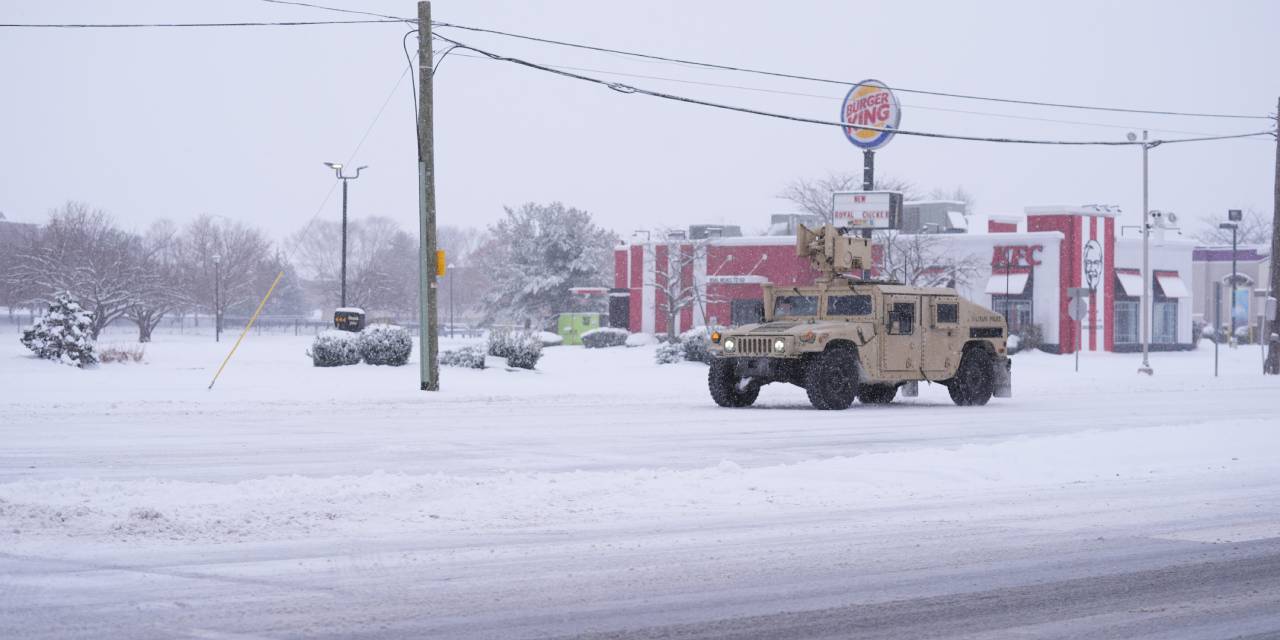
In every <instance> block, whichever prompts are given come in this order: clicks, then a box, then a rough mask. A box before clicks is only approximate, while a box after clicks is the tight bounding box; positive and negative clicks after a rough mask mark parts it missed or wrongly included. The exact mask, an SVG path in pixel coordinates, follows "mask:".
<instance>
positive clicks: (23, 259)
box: [9, 202, 141, 339]
mask: <svg viewBox="0 0 1280 640" xmlns="http://www.w3.org/2000/svg"><path fill="white" fill-rule="evenodd" d="M139 242H140V239H139V238H137V237H136V236H133V235H131V234H129V233H126V232H124V231H122V230H120V229H119V228H117V227H116V226H115V222H114V221H113V220H112V218H111V216H109V215H107V213H106V212H104V211H102V210H100V209H90V208H89V206H88V205H86V204H83V203H79V202H68V203H67V204H65V205H63V206H62V207H61V208H59V209H55V210H54V211H53V212H51V213H50V214H49V222H48V224H46V225H45V227H44V229H42V230H41V231H40V232H39V233H38V234H36V235H35V238H34V241H33V242H32V243H31V244H30V246H29V247H28V250H27V251H26V252H25V253H24V254H22V255H20V256H18V258H17V260H16V264H15V265H14V267H13V268H12V269H11V271H10V276H9V278H10V280H11V281H16V282H19V283H21V286H22V287H23V289H24V291H25V292H26V297H27V301H28V302H33V303H49V302H52V300H53V299H54V296H56V295H57V294H58V293H60V292H63V291H66V292H68V293H70V294H71V295H72V296H73V297H75V298H76V300H77V301H78V302H80V304H81V305H82V306H84V308H85V309H87V310H88V311H90V312H91V313H92V314H93V322H92V324H91V325H90V332H91V334H92V336H93V338H95V339H96V338H97V337H98V334H100V333H101V332H102V329H103V328H105V327H106V326H107V325H109V324H111V323H112V322H114V321H115V320H117V319H119V318H120V317H121V316H123V315H124V314H125V313H126V311H127V310H128V309H129V306H130V305H132V304H133V303H134V301H135V300H136V295H137V290H138V281H139V279H140V275H141V268H140V265H139V264H138V262H137V258H138V256H139V255H140V250H139V248H138V244H139Z"/></svg>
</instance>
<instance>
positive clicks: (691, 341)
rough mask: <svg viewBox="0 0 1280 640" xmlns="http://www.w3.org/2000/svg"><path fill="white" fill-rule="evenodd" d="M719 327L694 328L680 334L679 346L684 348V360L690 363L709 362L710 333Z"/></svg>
mask: <svg viewBox="0 0 1280 640" xmlns="http://www.w3.org/2000/svg"><path fill="white" fill-rule="evenodd" d="M719 329H721V328H720V327H716V328H712V329H708V328H707V327H694V328H692V329H690V330H688V331H685V332H684V333H682V334H680V345H681V347H683V348H684V359H685V360H688V361H690V362H702V363H707V364H710V362H711V332H712V331H716V330H719Z"/></svg>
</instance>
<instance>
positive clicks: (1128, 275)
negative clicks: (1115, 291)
mask: <svg viewBox="0 0 1280 640" xmlns="http://www.w3.org/2000/svg"><path fill="white" fill-rule="evenodd" d="M1116 278H1119V280H1120V288H1121V289H1123V290H1124V294H1125V295H1126V296H1133V297H1135V298H1137V297H1139V296H1141V295H1142V276H1141V275H1139V274H1138V273H1137V272H1136V271H1134V272H1128V271H1121V270H1119V269H1116Z"/></svg>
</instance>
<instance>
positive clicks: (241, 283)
mask: <svg viewBox="0 0 1280 640" xmlns="http://www.w3.org/2000/svg"><path fill="white" fill-rule="evenodd" d="M181 251H182V264H183V274H182V282H183V288H184V289H185V290H186V292H187V295H189V296H190V297H191V300H192V301H193V302H194V303H195V304H196V305H197V306H198V307H199V308H202V309H207V310H209V311H211V312H213V314H214V316H215V318H221V317H225V316H226V314H227V312H228V311H230V310H233V309H244V310H246V311H247V310H248V309H247V308H246V307H250V306H251V305H253V304H255V303H257V301H258V300H259V299H260V298H261V296H262V295H263V294H265V293H266V290H265V289H263V287H262V282H263V278H264V274H270V275H271V277H272V278H274V277H275V274H276V272H275V271H273V270H272V267H274V266H276V265H275V264H274V263H273V262H272V260H271V258H272V253H271V242H270V241H269V240H267V238H266V236H264V235H263V234H262V232H261V231H259V230H257V229H254V228H252V227H248V226H246V225H244V224H241V223H239V222H234V221H231V220H227V219H225V218H221V217H215V216H211V215H208V214H205V215H202V216H200V217H199V218H196V219H195V220H194V221H192V222H191V224H189V225H187V228H186V229H185V231H184V232H183V234H182V243H181ZM214 256H219V258H220V259H221V262H220V264H219V265H218V266H217V268H216V269H215V268H214V261H213V257H214ZM215 276H217V280H218V283H217V289H218V291H217V292H216V295H215V291H214V286H215V283H214V278H215Z"/></svg>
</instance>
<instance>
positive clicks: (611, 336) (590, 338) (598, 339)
mask: <svg viewBox="0 0 1280 640" xmlns="http://www.w3.org/2000/svg"><path fill="white" fill-rule="evenodd" d="M629 337H631V332H630V331H627V330H626V329H615V328H612V327H601V328H599V329H592V330H590V331H587V332H586V333H583V334H582V346H584V347H586V348H588V349H603V348H605V347H621V346H623V345H625V344H627V338H629Z"/></svg>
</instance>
